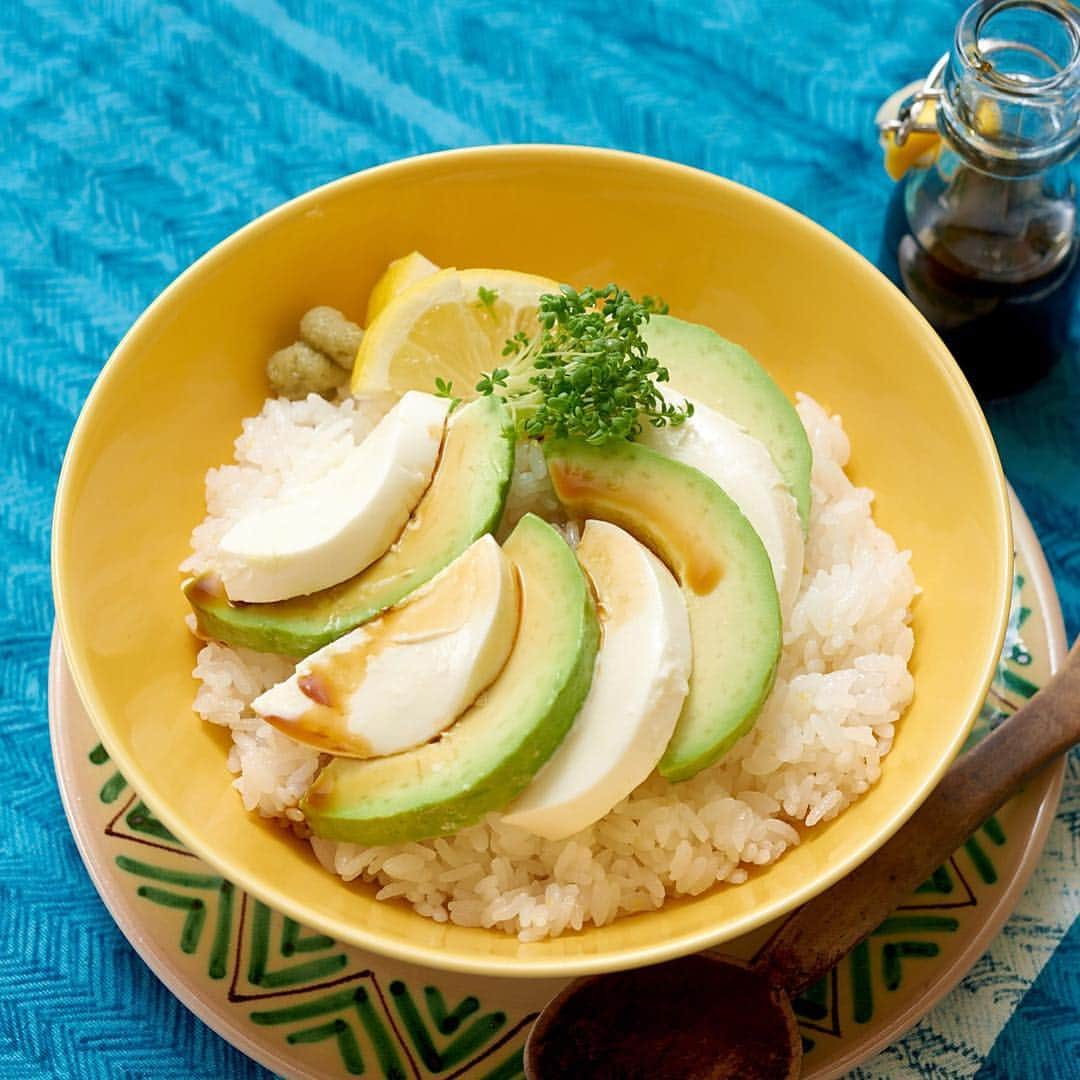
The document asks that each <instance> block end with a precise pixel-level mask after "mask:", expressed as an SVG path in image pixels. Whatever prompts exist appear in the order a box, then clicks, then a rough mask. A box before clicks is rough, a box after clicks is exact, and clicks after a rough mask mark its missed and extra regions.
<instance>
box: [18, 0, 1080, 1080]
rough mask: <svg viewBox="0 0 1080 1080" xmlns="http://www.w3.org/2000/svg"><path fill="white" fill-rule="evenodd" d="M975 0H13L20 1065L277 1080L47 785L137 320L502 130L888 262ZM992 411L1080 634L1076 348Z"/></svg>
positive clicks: (1048, 1046)
mask: <svg viewBox="0 0 1080 1080" xmlns="http://www.w3.org/2000/svg"><path fill="white" fill-rule="evenodd" d="M960 9H961V5H960V4H958V3H956V2H953V0H789V2H788V3H784V4H781V3H763V4H754V3H748V2H744V0H718V2H714V3H712V4H701V3H695V2H691V0H654V2H651V3H644V2H643V3H635V2H631V3H627V4H618V5H597V4H596V3H595V2H593V0H588V2H584V0H582V2H575V3H553V4H549V5H547V6H545V7H543V8H540V7H537V6H536V5H534V4H532V3H524V2H521V0H460V2H459V0H454V2H442V3H434V4H433V3H430V2H421V0H357V2H355V3H341V4H330V3H317V2H315V0H280V2H274V0H178V2H174V3H142V2H137V0H100V2H94V3H85V4H81V3H78V2H74V0H0V16H2V17H0V193H2V198H0V461H2V470H3V473H2V475H3V483H2V484H0V552H2V558H3V571H4V572H3V579H2V581H0V686H2V690H0V729H2V731H3V741H2V743H0V754H2V755H3V765H4V768H3V776H4V781H3V788H2V797H0V845H2V854H3V858H2V860H0V956H2V963H0V1075H2V1076H20V1077H21V1076H60V1077H72V1076H79V1077H96V1076H101V1077H117V1076H131V1077H136V1076H153V1077H178V1078H179V1077H184V1078H187V1077H224V1076H228V1077H253V1076H262V1075H265V1074H264V1073H263V1071H262V1070H260V1069H258V1068H257V1067H256V1066H254V1065H252V1064H251V1063H250V1062H248V1061H247V1060H246V1059H245V1058H243V1057H242V1056H241V1055H240V1054H238V1053H237V1052H235V1051H233V1050H231V1049H230V1048H229V1047H228V1046H226V1045H225V1044H224V1043H223V1042H222V1041H221V1040H220V1039H219V1038H218V1037H217V1036H216V1035H214V1034H213V1033H211V1032H210V1031H209V1030H208V1029H206V1028H205V1027H203V1025H202V1024H200V1023H199V1022H198V1021H196V1020H194V1019H193V1018H192V1017H191V1016H190V1015H189V1014H188V1013H187V1012H186V1011H185V1010H184V1009H183V1008H182V1007H181V1006H180V1005H178V1004H177V1003H176V1002H175V1001H174V999H173V998H172V997H171V996H170V995H169V994H168V993H167V992H166V991H165V990H164V989H163V988H162V987H161V986H160V985H159V984H158V983H157V981H156V980H155V978H154V977H153V976H152V975H151V974H150V973H149V971H148V970H147V969H146V968H145V967H144V966H143V964H142V962H141V961H140V960H139V959H138V958H137V957H136V956H135V955H134V953H133V952H132V951H131V950H130V948H129V947H128V946H127V944H126V943H125V942H124V940H123V938H122V937H121V936H120V934H119V932H118V931H117V930H116V928H115V927H114V926H113V924H112V922H111V920H110V919H109V917H108V915H107V914H106V913H105V911H104V909H103V908H102V906H101V904H100V903H99V901H98V900H97V897H96V895H95V894H94V891H93V889H92V887H91V885H90V883H89V881H88V879H87V878H86V875H85V874H84V873H83V871H82V869H81V867H80V864H79V859H78V856H77V854H76V851H75V847H74V844H73V842H72V840H71V839H70V837H69V835H68V831H67V828H66V825H65V823H64V819H63V815H62V811H61V808H60V803H59V798H58V795H57V791H56V787H55V782H54V780H53V777H52V769H51V763H50V757H49V747H48V735H47V722H46V671H47V660H46V650H47V644H48V637H49V631H50V626H51V620H52V609H51V602H50V592H49V571H48V543H49V517H50V510H51V504H52V498H53V490H54V486H55V478H56V475H57V471H58V469H59V466H60V462H61V457H62V454H63V450H64V446H65V443H66V440H67V437H68V434H69V432H70V429H71V426H72V424H73V423H74V420H75V417H76V415H77V413H78V410H79V407H80V405H81V403H82V401H83V399H84V398H85V396H86V393H87V391H88V390H89V388H90V385H91V383H92V382H93V379H94V377H95V375H96V374H97V372H98V370H99V369H100V367H101V365H102V363H103V362H104V360H105V358H106V357H107V356H108V354H109V351H110V350H111V348H112V347H113V346H114V345H115V343H116V342H117V340H118V339H119V338H120V336H121V335H122V333H123V332H124V331H125V330H126V329H127V327H128V326H129V325H130V323H131V322H132V320H133V319H134V318H135V316H136V315H137V314H138V312H139V311H140V310H141V309H142V308H143V307H145V305H146V304H147V303H148V302H149V301H150V300H151V299H152V298H153V297H154V296H155V295H156V294H157V293H158V292H159V291H160V290H161V289H162V288H163V287H164V286H165V285H166V284H167V283H168V282H169V280H170V279H171V278H173V277H174V276H175V275H176V273H177V272H178V271H180V270H181V269H182V268H183V267H184V266H186V265H187V264H188V263H190V262H191V261H192V260H193V259H194V258H196V257H197V256H198V255H200V254H202V253H203V252H204V251H205V250H206V249H207V248H209V247H210V246H212V245H213V244H214V243H215V242H217V241H218V240H220V239H222V238H223V237H224V236H226V235H227V234H229V233H230V232H231V231H233V230H234V229H236V228H237V227H238V226H239V225H241V224H243V223H244V222H246V221H249V220H250V219H251V218H252V217H254V216H256V215H257V214H259V213H260V212H262V211H264V210H266V209H268V208H270V207H272V206H274V205H276V204H278V203H280V202H282V201H283V200H285V199H287V198H289V197H290V196H293V195H295V194H297V193H299V192H301V191H303V190H305V189H307V188H310V187H312V186H313V185H316V184H319V183H322V182H323V181H326V180H329V179H332V178H334V177H337V176H340V175H342V174H344V173H348V172H351V171H354V170H357V169H362V168H364V167H366V166H369V165H374V164H376V163H379V162H383V161H387V160H391V159H393V158H397V157H401V156H404V155H409V154H414V153H417V152H421V151H426V150H433V149H438V148H443V147H451V146H462V145H468V144H479V143H488V142H509V141H551V142H576V143H588V144H596V145H609V146H616V147H621V148H625V149H631V150H637V151H642V152H645V153H650V154H656V155H659V156H662V157H669V158H673V159H676V160H679V161H683V162H687V163H689V164H692V165H697V166H701V167H704V168H707V169H711V170H714V171H716V172H718V173H721V174H723V175H725V176H729V177H732V178H734V179H736V180H739V181H741V182H743V183H746V184H749V185H751V186H753V187H755V188H758V189H760V190H762V191H764V192H767V193H768V194H770V195H773V196H775V197H777V198H779V199H782V200H784V201H785V202H788V203H790V204H791V205H793V206H795V207H796V208H798V209H800V210H802V211H804V212H805V213H807V214H809V215H810V216H812V217H813V218H815V219H817V220H818V221H820V222H821V223H822V224H823V225H825V226H826V227H827V228H829V229H831V230H833V231H834V232H836V233H837V234H839V235H840V236H841V237H843V238H844V239H845V240H847V241H848V242H849V243H851V244H852V245H854V246H855V247H856V248H858V249H859V250H861V251H862V252H864V253H865V254H867V255H868V256H870V257H873V256H874V255H875V254H876V251H877V246H878V235H879V229H880V224H881V221H882V217H883V213H884V208H885V203H886V200H887V198H888V195H889V184H888V182H887V180H886V179H885V177H884V175H883V173H882V170H881V167H880V162H879V155H878V151H877V148H876V146H875V140H874V135H873V131H872V117H873V114H874V111H875V109H876V107H877V105H878V103H879V102H880V100H881V99H882V98H883V97H884V96H885V95H886V94H887V93H888V92H890V91H891V90H893V89H894V88H896V87H897V86H899V85H902V84H904V83H906V82H908V81H909V80H910V79H912V78H915V77H917V76H919V75H921V74H922V73H924V72H925V71H926V70H927V69H928V67H929V66H930V64H931V63H932V61H933V60H934V58H935V57H936V56H937V55H939V54H940V53H941V52H942V51H943V49H944V48H945V46H946V44H947V42H948V41H949V39H950V34H951V29H952V26H953V23H954V22H955V19H956V17H957V15H958V14H959V11H960ZM616 12H617V13H616ZM990 420H991V423H992V426H993V430H994V433H995V435H996V437H997V439H998V441H999V445H1000V447H1001V451H1002V455H1003V458H1004V461H1005V467H1006V470H1007V472H1008V474H1009V477H1010V479H1011V480H1012V482H1013V483H1014V485H1015V486H1016V488H1017V490H1018V491H1019V493H1020V495H1021V497H1022V499H1023V501H1024V503H1025V505H1026V506H1027V509H1028V511H1029V513H1030V514H1031V516H1032V518H1033V520H1034V523H1035V526H1036V529H1037V531H1038V532H1039V535H1040V537H1041V539H1042V541H1043V543H1044V545H1045V546H1046V550H1047V554H1048V556H1049V560H1050V563H1051V566H1052V568H1053V571H1054V573H1055V576H1056V579H1057V583H1058V588H1059V590H1060V592H1061V597H1062V601H1063V603H1064V606H1065V611H1066V615H1067V620H1068V623H1069V628H1070V634H1071V635H1075V634H1076V632H1077V630H1078V629H1080V374H1078V372H1077V364H1076V362H1075V358H1074V360H1073V361H1072V362H1070V363H1069V364H1068V365H1066V366H1065V367H1063V368H1062V369H1061V370H1060V371H1059V372H1058V373H1057V374H1056V375H1055V376H1054V378H1053V380H1052V381H1051V382H1050V383H1048V384H1046V385H1045V386H1042V387H1039V388H1037V389H1035V390H1032V391H1031V392H1029V393H1028V394H1026V395H1024V396H1023V397H1020V398H1017V399H1015V400H1013V401H1011V402H1008V403H1004V404H1001V405H997V406H994V407H993V408H992V409H991V410H990ZM1074 775H1075V771H1074ZM1073 826H1074V834H1073V835H1074V836H1075V822H1074V823H1073ZM1059 951H1060V953H1061V957H1060V959H1059V958H1057V957H1055V958H1054V959H1053V960H1051V961H1050V964H1049V965H1048V966H1047V968H1046V969H1044V972H1043V975H1042V977H1041V978H1040V979H1039V982H1038V983H1037V984H1036V986H1035V988H1034V989H1033V990H1032V991H1030V992H1029V994H1028V995H1027V998H1026V999H1025V1000H1024V1002H1023V1003H1022V1005H1021V1008H1020V1010H1019V1012H1018V1013H1017V1014H1016V1016H1015V1017H1014V1020H1013V1021H1012V1023H1011V1024H1010V1025H1009V1026H1008V1027H1007V1028H1006V1030H1005V1032H1004V1034H1003V1035H1002V1037H1001V1039H1000V1040H999V1045H998V1046H997V1047H995V1049H994V1052H993V1053H992V1055H991V1058H990V1060H989V1061H988V1062H987V1064H986V1067H985V1075H986V1076H988V1077H990V1076H992V1077H1005V1076H1009V1077H1018V1076H1027V1075H1041V1076H1047V1077H1049V1076H1053V1075H1065V1074H1064V1073H1061V1072H1057V1071H1056V1070H1055V1067H1054V1066H1053V1064H1052V1063H1053V1062H1054V1061H1057V1062H1058V1063H1059V1064H1060V1061H1061V1059H1060V1057H1055V1056H1054V1055H1055V1051H1056V1050H1058V1051H1060V1049H1061V1048H1064V1047H1066V1046H1068V1045H1071V1046H1072V1047H1073V1048H1075V1047H1076V1045H1077V1027H1076V1024H1077V1021H1076V1016H1077V1013H1078V1010H1080V989H1078V986H1077V959H1076V957H1077V949H1076V928H1074V933H1073V935H1072V937H1071V938H1070V939H1069V941H1068V942H1067V947H1066V946H1064V945H1063V946H1062V947H1061V949H1060V950H1059ZM1073 1052H1074V1053H1075V1049H1074V1051H1073ZM1073 1060H1074V1061H1075V1057H1074V1059H1073ZM1034 1062H1040V1065H1039V1067H1038V1068H1035V1067H1034V1066H1033V1064H1032V1063H1034ZM1029 1065H1031V1067H1030V1068H1029ZM935 1075H940V1076H944V1075H946V1074H945V1073H942V1072H938V1073H935ZM948 1075H953V1074H951V1073H950V1074H948Z"/></svg>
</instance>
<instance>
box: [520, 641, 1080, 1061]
mask: <svg viewBox="0 0 1080 1080" xmlns="http://www.w3.org/2000/svg"><path fill="white" fill-rule="evenodd" d="M900 737H901V738H903V735H902V734H901V736H900ZM1077 742H1080V640H1078V641H1077V642H1076V643H1075V644H1074V645H1073V647H1072V649H1071V650H1070V652H1069V655H1068V657H1067V658H1066V661H1065V663H1064V665H1063V666H1062V668H1061V670H1060V671H1059V672H1058V673H1057V675H1055V676H1054V678H1053V679H1051V681H1050V682H1049V683H1047V685H1046V687H1045V688H1044V689H1043V690H1042V691H1040V692H1039V693H1038V694H1036V695H1035V696H1034V697H1033V698H1032V699H1031V700H1030V701H1029V702H1028V703H1027V704H1026V705H1025V706H1024V707H1023V708H1021V709H1019V710H1018V711H1017V712H1015V713H1014V714H1013V715H1012V716H1011V717H1010V718H1009V719H1008V720H1006V721H1004V722H1003V723H1002V724H1001V725H1000V726H999V727H998V728H997V729H996V730H995V731H993V732H991V733H990V734H989V735H987V736H986V738H984V739H983V740H982V741H981V742H980V743H978V745H976V746H975V747H973V748H972V749H971V750H969V751H968V752H967V753H966V754H964V756H963V757H961V758H960V759H959V760H957V761H956V762H955V763H954V764H953V766H952V767H951V768H950V769H949V771H948V772H947V773H946V774H945V777H944V779H943V780H942V781H941V783H940V784H939V785H938V786H937V787H936V788H935V789H934V791H933V792H932V793H931V794H930V796H929V798H927V800H926V801H925V802H924V803H923V805H922V806H921V807H920V808H919V809H918V810H917V811H916V812H915V814H914V815H913V816H912V817H911V819H910V820H909V821H908V822H907V824H906V825H904V826H903V828H901V829H900V831H899V832H897V833H896V834H895V835H894V836H893V837H892V839H891V840H889V841H888V842H887V843H886V844H885V845H884V846H883V847H881V848H879V849H878V851H877V852H876V853H875V854H874V855H872V856H871V857H870V858H869V859H867V860H866V862H864V863H863V864H862V865H861V866H859V867H858V868H857V869H855V870H853V871H852V872H851V873H850V874H848V875H847V877H845V878H843V879H841V880H840V881H838V882H837V883H836V884H835V885H833V886H832V887H831V888H829V889H826V890H825V892H823V893H822V894H821V895H820V896H818V897H816V898H815V899H813V900H811V901H810V902H809V903H808V904H806V905H804V906H803V907H801V908H800V909H799V910H798V911H797V912H795V914H794V915H792V916H791V917H790V918H789V919H788V920H787V922H785V923H784V924H783V925H782V926H781V927H780V929H779V930H778V931H777V932H776V934H774V935H773V937H772V938H771V939H770V940H769V941H768V942H767V943H766V944H765V945H764V946H763V948H762V949H761V950H760V952H759V953H758V954H757V956H755V957H754V959H753V961H751V963H750V964H744V963H742V962H741V961H738V960H735V959H732V958H730V957H721V956H719V955H714V954H710V953H702V954H699V955H697V956H688V957H684V958H683V959H681V960H672V961H670V962H669V963H666V964H658V965H656V966H655V967H647V968H638V969H636V970H632V971H623V972H617V973H614V974H611V975H596V976H592V977H590V978H586V979H578V980H577V981H576V982H573V983H571V984H570V985H569V986H568V987H567V988H566V989H565V990H563V992H562V993H561V994H559V995H558V996H557V997H555V998H553V999H552V1000H551V1001H550V1002H548V1004H547V1006H546V1008H545V1009H544V1011H543V1012H542V1013H541V1014H540V1017H539V1018H538V1019H537V1021H536V1024H535V1025H534V1026H533V1029H532V1031H531V1032H530V1034H529V1038H528V1041H527V1042H526V1044H525V1075H526V1076H527V1077H528V1078H529V1080H565V1078H568V1077H574V1078H581V1080H586V1078H603V1077H612V1078H613V1080H614V1078H618V1080H634V1078H636V1077H641V1078H644V1077H649V1078H650V1080H697V1078H702V1080H704V1078H708V1080H720V1078H723V1077H731V1078H736V1077H737V1078H739V1080H793V1078H795V1077H797V1076H798V1075H799V1072H800V1067H801V1063H802V1042H801V1039H800V1037H799V1031H798V1025H797V1023H796V1021H795V1014H794V1013H793V1012H792V1009H791V998H793V997H795V996H796V995H797V994H798V993H800V992H801V991H802V990H804V989H805V988H806V987H808V986H810V985H812V984H813V983H815V982H816V981H817V980H818V979H819V978H821V976H822V975H824V974H825V972H827V971H828V970H829V969H830V968H832V967H833V965H834V964H836V963H837V961H839V960H840V959H841V958H842V957H843V956H845V955H846V954H847V953H848V952H850V950H851V949H853V948H854V947H855V946H856V945H857V944H858V943H859V942H860V941H861V940H862V939H863V938H864V937H866V935H867V934H869V933H870V932H871V931H872V930H874V929H875V927H877V926H879V925H880V923H881V922H882V920H883V919H884V918H885V917H886V916H887V915H888V914H889V912H890V911H892V909H893V908H894V907H896V905H897V904H898V903H900V901H901V900H903V898H904V897H905V896H907V894H908V893H909V892H911V890H912V889H914V888H916V887H917V886H918V885H920V884H921V883H922V882H923V881H925V880H926V879H927V878H928V877H929V876H930V875H931V874H932V873H933V872H934V871H935V870H936V869H937V868H938V867H939V866H940V865H941V864H942V863H943V862H945V860H946V859H947V858H948V857H949V856H950V855H951V854H952V853H953V852H954V851H955V850H956V849H957V848H958V847H959V846H960V845H961V844H962V843H963V842H964V841H965V840H966V839H967V838H968V837H969V836H970V835H971V834H972V833H973V832H974V831H975V830H976V829H977V828H978V827H979V826H980V825H981V824H982V823H983V822H984V821H985V820H986V819H987V818H988V817H989V816H990V815H991V814H992V813H993V812H994V811H995V810H997V809H998V808H999V807H1000V806H1001V805H1002V803H1004V802H1005V801H1006V800H1007V799H1008V798H1009V796H1010V795H1011V794H1012V793H1013V792H1014V791H1015V790H1016V789H1017V788H1018V787H1020V786H1021V785H1022V784H1023V783H1024V781H1025V780H1027V779H1029V778H1030V777H1031V776H1033V775H1034V774H1035V773H1036V772H1038V771H1039V769H1041V768H1042V767H1043V766H1044V765H1046V764H1048V763H1049V762H1050V761H1052V760H1053V759H1054V758H1055V757H1057V756H1058V755H1059V754H1063V753H1064V752H1065V751H1066V750H1068V749H1069V748H1070V747H1071V746H1073V745H1074V744H1075V743H1077Z"/></svg>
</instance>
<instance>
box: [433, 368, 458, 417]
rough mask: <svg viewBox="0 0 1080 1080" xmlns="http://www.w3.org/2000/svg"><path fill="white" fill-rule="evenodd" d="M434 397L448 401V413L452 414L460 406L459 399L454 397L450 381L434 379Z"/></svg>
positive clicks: (452, 385) (451, 381)
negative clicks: (447, 399)
mask: <svg viewBox="0 0 1080 1080" xmlns="http://www.w3.org/2000/svg"><path fill="white" fill-rule="evenodd" d="M435 396H436V397H444V398H449V399H450V411H451V412H453V411H454V409H456V408H457V407H458V406H459V405H460V404H461V398H459V397H455V396H454V383H453V380H450V379H442V378H439V377H438V376H436V378H435Z"/></svg>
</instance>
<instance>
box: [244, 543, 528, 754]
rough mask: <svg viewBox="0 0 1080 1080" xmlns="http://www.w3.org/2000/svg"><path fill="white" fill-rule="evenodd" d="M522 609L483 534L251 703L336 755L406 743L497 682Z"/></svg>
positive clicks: (384, 750)
mask: <svg viewBox="0 0 1080 1080" xmlns="http://www.w3.org/2000/svg"><path fill="white" fill-rule="evenodd" d="M518 617H519V601H518V586H517V580H516V578H515V576H514V572H513V568H512V567H511V564H510V561H509V559H507V557H506V556H505V555H504V554H503V551H502V548H500V547H499V545H498V544H497V543H496V542H495V540H494V539H493V538H492V537H491V536H482V537H481V538H480V539H479V540H477V541H476V542H475V543H473V544H472V545H471V546H470V547H469V548H467V549H466V550H465V551H464V552H463V553H462V554H461V555H460V556H459V557H458V558H457V559H455V560H454V561H453V562H452V563H451V564H450V565H449V566H448V567H446V569H444V570H443V571H441V572H440V573H439V574H437V575H436V576H435V577H434V578H432V579H431V581H429V582H428V583H427V584H426V585H425V586H423V587H422V588H421V589H419V590H418V591H417V592H416V593H414V594H413V595H412V596H411V597H410V598H409V600H408V601H407V602H405V603H403V604H402V605H401V606H400V607H396V608H392V609H391V610H390V611H388V612H387V613H386V614H385V615H383V616H381V617H380V618H378V619H375V620H374V621H373V622H370V623H366V624H365V625H364V626H360V627H358V628H357V629H355V630H353V631H351V632H350V633H348V634H346V635H345V636H344V637H341V638H338V639H337V641H332V642H331V643H330V644H329V645H326V646H324V647H323V648H321V649H319V650H318V652H314V653H312V654H311V655H310V656H308V657H306V658H305V659H303V660H301V661H300V663H299V664H297V666H296V671H295V672H294V673H293V675H291V676H290V677H289V678H288V679H286V680H285V681H284V682H282V683H279V684H278V685H277V686H274V687H271V688H270V689H269V690H267V691H266V692H265V693H264V694H262V695H261V696H259V697H257V698H256V699H255V701H254V702H253V704H252V708H253V709H254V711H255V713H256V714H257V715H259V716H261V717H262V718H263V719H265V720H267V721H269V722H270V723H271V724H273V725H274V726H275V727H276V728H278V730H279V731H282V732H284V733H285V734H286V735H289V736H291V737H292V738H294V739H297V740H298V741H299V742H303V743H308V744H309V745H311V746H315V747H318V748H319V749H320V750H324V751H326V752H327V753H330V754H337V755H339V756H341V757H380V756H382V755H384V754H395V753H397V752H399V751H401V750H408V749H409V748H410V747H413V746H419V745H420V744H421V743H425V742H427V741H428V740H430V739H432V738H434V737H435V736H436V735H438V734H439V733H440V732H441V731H443V730H444V729H446V728H447V727H449V726H450V725H451V724H452V723H453V722H454V721H455V720H456V719H457V717H458V716H460V715H461V713H463V712H464V711H465V710H466V709H467V708H468V707H469V706H470V705H471V704H472V703H473V701H474V700H475V699H476V698H477V697H478V696H479V695H480V693H481V692H482V691H483V690H484V689H485V688H486V687H487V686H488V685H489V684H490V683H492V682H494V680H495V678H496V676H497V675H498V674H499V672H500V671H501V670H502V667H503V664H505V662H506V659H507V657H508V656H509V655H510V650H511V648H512V646H513V643H514V636H515V634H516V632H517V624H518Z"/></svg>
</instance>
